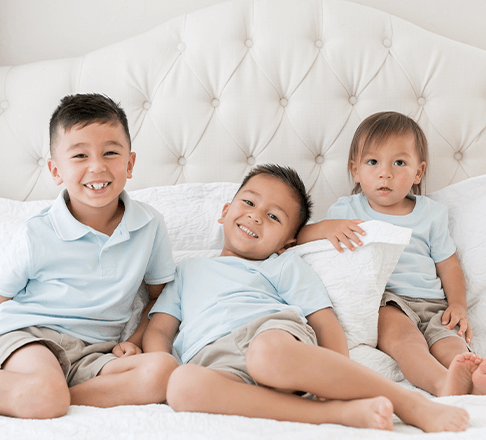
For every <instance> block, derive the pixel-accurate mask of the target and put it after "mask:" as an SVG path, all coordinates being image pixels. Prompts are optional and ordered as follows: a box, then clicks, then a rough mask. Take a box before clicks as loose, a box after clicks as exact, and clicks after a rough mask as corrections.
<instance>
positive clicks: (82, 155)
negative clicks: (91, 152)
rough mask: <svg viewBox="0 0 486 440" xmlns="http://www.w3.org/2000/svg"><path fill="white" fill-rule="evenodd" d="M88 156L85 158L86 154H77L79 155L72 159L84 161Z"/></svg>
mask: <svg viewBox="0 0 486 440" xmlns="http://www.w3.org/2000/svg"><path fill="white" fill-rule="evenodd" d="M87 157H88V156H86V154H83V153H79V154H76V155H74V156H73V159H86V158H87Z"/></svg>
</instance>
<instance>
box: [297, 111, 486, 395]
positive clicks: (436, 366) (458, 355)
mask: <svg viewBox="0 0 486 440" xmlns="http://www.w3.org/2000/svg"><path fill="white" fill-rule="evenodd" d="M427 162H428V149H427V140H426V138H425V135H424V133H423V131H422V130H421V128H420V127H419V125H418V124H417V123H416V122H415V121H413V120H412V119H411V118H409V117H407V116H405V115H402V114H400V113H396V112H382V113H377V114H374V115H372V116H370V117H368V118H367V119H365V120H364V121H363V122H362V123H361V125H360V126H359V127H358V129H357V131H356V133H355V135H354V138H353V140H352V143H351V148H350V152H349V160H348V169H349V171H350V173H351V175H352V177H353V179H354V182H355V187H354V190H353V194H354V195H352V196H351V197H342V198H340V199H339V200H338V201H337V202H336V203H335V204H334V205H332V206H331V207H330V208H329V211H328V212H327V214H326V217H325V219H326V220H323V221H321V222H319V223H315V224H313V225H308V226H306V227H305V228H303V230H302V232H301V234H300V235H299V237H298V242H299V243H303V242H306V241H310V240H316V239H322V238H328V239H330V240H331V241H332V242H333V244H334V246H335V247H336V249H338V250H339V251H342V249H341V246H340V245H339V244H338V242H339V241H341V242H343V243H344V244H345V245H346V246H347V247H349V248H350V249H351V250H354V246H353V244H352V243H351V241H353V242H354V243H355V244H357V245H361V241H360V240H359V238H358V235H356V234H360V233H361V234H362V233H364V232H363V230H362V229H361V228H360V227H359V223H360V222H361V221H365V220H372V219H375V220H381V221H386V222H390V223H393V224H394V225H397V226H402V227H406V228H411V229H412V238H411V241H410V244H409V245H408V246H407V247H406V248H405V250H404V252H403V254H402V255H401V257H400V259H399V261H398V263H397V266H396V268H395V270H394V272H393V274H392V275H391V277H390V279H389V281H388V283H387V286H386V291H385V293H384V295H383V299H382V302H381V307H380V311H379V321H378V348H379V349H381V350H382V351H384V352H385V353H387V354H389V355H390V356H391V357H393V358H394V359H395V360H396V361H397V363H398V365H399V367H400V369H401V370H402V372H403V374H404V376H405V377H406V378H407V379H408V380H409V381H410V382H411V383H412V384H414V385H415V386H417V387H420V388H422V389H424V390H426V391H428V392H429V393H431V394H434V395H436V396H445V395H457V394H467V393H472V394H484V393H485V391H486V360H482V359H481V358H480V357H479V356H477V355H475V354H473V353H470V352H468V349H469V350H470V346H469V344H470V342H471V339H472V334H473V333H472V330H471V326H470V325H469V321H468V318H467V314H466V311H467V303H466V284H465V280H464V275H463V272H462V269H461V266H460V264H459V260H458V258H457V255H456V252H455V250H456V249H455V245H454V243H453V241H452V239H451V237H450V234H449V230H448V216H447V208H446V207H445V206H443V205H441V204H439V203H437V202H435V201H433V200H431V199H430V198H428V197H424V196H420V193H421V184H422V181H423V178H424V174H425V171H426V168H427ZM332 219H348V220H332ZM352 219H359V220H352Z"/></svg>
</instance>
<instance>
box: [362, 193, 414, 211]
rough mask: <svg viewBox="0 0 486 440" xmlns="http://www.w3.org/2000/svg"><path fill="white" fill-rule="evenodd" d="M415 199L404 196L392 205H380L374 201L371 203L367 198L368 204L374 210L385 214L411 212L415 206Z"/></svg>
mask: <svg viewBox="0 0 486 440" xmlns="http://www.w3.org/2000/svg"><path fill="white" fill-rule="evenodd" d="M415 203H416V202H415V200H414V199H412V198H410V197H405V198H404V199H403V201H402V202H401V203H400V204H396V205H393V206H382V205H377V204H376V203H372V202H371V201H370V199H368V204H369V205H370V208H371V209H372V210H373V211H376V212H378V213H380V214H386V215H408V214H411V213H412V212H413V209H414V208H415Z"/></svg>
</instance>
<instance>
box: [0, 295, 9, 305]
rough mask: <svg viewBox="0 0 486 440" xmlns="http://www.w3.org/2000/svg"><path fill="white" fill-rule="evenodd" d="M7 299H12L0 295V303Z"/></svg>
mask: <svg viewBox="0 0 486 440" xmlns="http://www.w3.org/2000/svg"><path fill="white" fill-rule="evenodd" d="M9 299H12V298H7V297H6V296H2V295H0V304H2V303H3V302H5V301H8V300H9Z"/></svg>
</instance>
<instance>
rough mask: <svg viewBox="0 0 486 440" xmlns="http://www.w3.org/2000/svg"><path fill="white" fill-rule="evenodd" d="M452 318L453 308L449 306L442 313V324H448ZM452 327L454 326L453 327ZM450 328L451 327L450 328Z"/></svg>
mask: <svg viewBox="0 0 486 440" xmlns="http://www.w3.org/2000/svg"><path fill="white" fill-rule="evenodd" d="M450 320H451V310H450V309H449V308H447V309H446V310H445V312H444V314H443V315H442V325H447V323H448V322H449V321H450ZM451 328H452V327H451ZM449 330H450V329H449Z"/></svg>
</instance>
